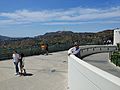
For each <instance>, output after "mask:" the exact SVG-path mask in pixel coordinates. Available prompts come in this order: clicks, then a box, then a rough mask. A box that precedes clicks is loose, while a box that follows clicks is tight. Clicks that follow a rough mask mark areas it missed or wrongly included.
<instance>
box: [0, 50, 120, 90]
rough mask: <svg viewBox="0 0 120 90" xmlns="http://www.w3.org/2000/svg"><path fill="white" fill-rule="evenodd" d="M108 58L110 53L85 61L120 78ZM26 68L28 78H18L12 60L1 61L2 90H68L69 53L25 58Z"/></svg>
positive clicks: (100, 54) (97, 55) (0, 81)
mask: <svg viewBox="0 0 120 90" xmlns="http://www.w3.org/2000/svg"><path fill="white" fill-rule="evenodd" d="M108 57H109V56H108V53H99V54H93V55H90V56H88V57H85V58H84V61H86V62H88V63H90V64H92V65H94V66H96V67H98V68H101V69H103V70H105V71H107V72H109V73H111V74H113V75H115V76H117V77H120V69H119V68H116V66H114V65H113V64H111V63H110V62H109V61H108ZM25 67H26V70H27V76H20V77H18V76H15V75H14V73H15V70H14V65H13V62H12V60H4V61H0V90H67V81H68V80H67V79H68V75H67V74H68V61H67V51H63V52H57V53H51V54H49V55H48V56H45V55H38V56H31V57H25Z"/></svg>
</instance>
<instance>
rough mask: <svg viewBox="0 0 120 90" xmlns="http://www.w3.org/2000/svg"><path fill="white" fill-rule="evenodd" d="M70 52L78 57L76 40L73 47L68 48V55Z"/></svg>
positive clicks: (78, 50)
mask: <svg viewBox="0 0 120 90" xmlns="http://www.w3.org/2000/svg"><path fill="white" fill-rule="evenodd" d="M71 54H73V55H75V56H76V57H78V58H80V48H79V45H78V43H77V42H75V43H74V47H72V48H71V49H69V51H68V56H70V55H71Z"/></svg>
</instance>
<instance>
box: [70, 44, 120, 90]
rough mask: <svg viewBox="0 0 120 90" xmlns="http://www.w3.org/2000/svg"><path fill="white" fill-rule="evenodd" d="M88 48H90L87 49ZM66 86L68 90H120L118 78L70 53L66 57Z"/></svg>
mask: <svg viewBox="0 0 120 90" xmlns="http://www.w3.org/2000/svg"><path fill="white" fill-rule="evenodd" d="M97 47H98V46H97ZM99 47H101V46H99ZM90 48H91V47H90ZM111 48H112V47H111ZM84 50H85V48H84ZM89 50H91V49H87V51H89ZM93 50H95V49H93ZM97 50H101V49H96V51H97ZM102 50H103V48H102ZM105 50H106V51H107V50H108V51H109V50H114V49H105ZM91 52H92V51H91ZM94 53H95V52H94ZM88 54H90V53H88ZM85 55H86V54H85ZM68 86H69V90H120V78H118V77H116V76H113V75H111V74H109V73H107V72H105V71H103V70H101V69H99V68H97V67H95V66H92V65H90V64H88V63H86V62H84V61H83V60H81V59H79V58H77V57H75V56H74V55H70V56H69V57H68Z"/></svg>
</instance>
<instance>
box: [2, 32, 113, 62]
mask: <svg viewBox="0 0 120 90" xmlns="http://www.w3.org/2000/svg"><path fill="white" fill-rule="evenodd" d="M107 40H111V41H112V42H113V30H105V31H102V32H98V33H74V32H72V31H58V32H50V33H46V34H44V35H40V36H36V37H33V38H29V37H26V38H10V37H5V36H0V60H3V59H9V58H12V57H11V56H12V51H13V49H15V50H17V51H18V53H21V52H23V53H24V54H25V56H31V55H39V54H41V48H40V45H41V44H48V49H49V52H56V51H63V50H68V49H69V48H70V47H72V45H73V43H74V42H75V41H77V42H78V43H79V44H80V45H103V44H104V41H107Z"/></svg>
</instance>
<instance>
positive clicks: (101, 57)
mask: <svg viewBox="0 0 120 90" xmlns="http://www.w3.org/2000/svg"><path fill="white" fill-rule="evenodd" d="M83 60H84V61H86V62H88V63H90V64H92V65H94V66H96V67H98V68H100V69H102V70H104V71H107V72H108V73H111V74H113V75H115V76H117V77H119V78H120V67H116V66H115V65H113V64H112V63H111V62H109V54H108V53H98V54H93V55H90V56H87V57H85V58H84V59H83Z"/></svg>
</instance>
